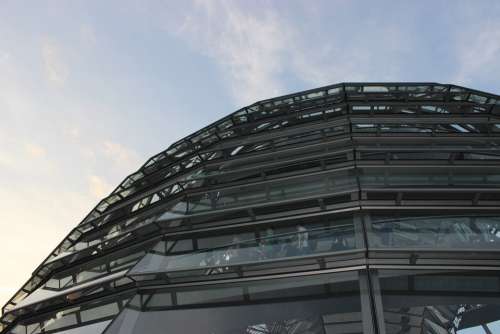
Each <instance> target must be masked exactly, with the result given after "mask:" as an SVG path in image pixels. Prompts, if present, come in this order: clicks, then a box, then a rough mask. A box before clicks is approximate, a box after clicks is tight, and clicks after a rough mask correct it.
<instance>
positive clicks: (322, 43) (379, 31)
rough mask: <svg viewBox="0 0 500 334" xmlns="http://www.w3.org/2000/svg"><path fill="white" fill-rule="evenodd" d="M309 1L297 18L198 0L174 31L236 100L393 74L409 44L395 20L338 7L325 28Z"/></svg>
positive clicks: (388, 77)
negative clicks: (351, 15) (356, 16)
mask: <svg viewBox="0 0 500 334" xmlns="http://www.w3.org/2000/svg"><path fill="white" fill-rule="evenodd" d="M309 7H310V6H308V5H305V6H304V8H302V7H300V8H299V11H300V12H301V13H302V16H303V20H300V21H297V20H294V19H293V18H292V17H291V16H290V15H289V14H290V12H287V9H286V8H283V7H281V8H279V9H276V8H275V7H273V6H271V5H269V3H267V2H262V3H259V6H251V5H248V4H247V3H245V2H223V1H217V0H215V1H198V2H195V4H194V8H191V10H189V11H187V14H186V15H185V16H184V17H183V19H182V20H181V23H180V24H179V28H177V29H176V30H175V34H177V35H178V36H179V37H181V38H182V39H183V40H186V41H188V43H189V44H190V45H192V47H193V48H194V49H196V50H197V51H199V52H200V53H202V54H205V55H207V56H209V57H211V58H212V59H213V60H214V61H215V62H216V63H217V65H218V66H219V68H220V69H221V71H222V73H223V75H224V78H225V80H226V81H227V84H228V86H229V87H230V89H231V91H232V95H233V96H234V98H235V100H236V102H237V103H238V105H245V104H248V103H252V102H255V101H257V100H262V99H265V98H268V97H274V96H277V95H280V94H284V93H287V89H289V87H290V82H291V81H292V80H298V81H299V82H300V83H301V84H304V86H308V87H311V86H313V87H314V86H321V85H327V84H332V83H337V82H343V81H364V80H368V81H370V80H372V81H373V80H375V81H377V80H378V81H384V80H386V81H390V80H393V81H397V79H398V78H399V76H400V74H401V69H402V68H404V66H405V65H406V64H405V62H406V61H407V58H408V56H409V54H410V53H411V51H412V48H411V47H410V45H409V42H407V40H408V38H407V36H405V33H407V32H405V31H404V29H402V28H401V27H398V23H397V22H394V23H393V22H390V21H389V22H386V21H381V20H375V19H369V18H367V19H365V20H363V22H361V23H359V22H358V23H353V22H350V21H345V19H344V17H343V16H345V15H344V14H345V13H344V12H343V11H349V10H352V11H354V10H355V9H353V8H350V7H349V6H340V7H339V8H336V9H338V10H333V9H332V10H333V11H332V15H333V16H334V19H335V20H336V21H338V22H339V25H340V24H341V25H342V28H339V29H328V28H326V29H325V27H324V21H322V20H331V19H332V18H331V17H329V16H323V17H322V18H321V19H319V18H318V15H319V16H320V17H321V10H320V9H318V8H315V7H314V5H313V6H312V7H313V8H309ZM336 7H338V6H336ZM295 9H297V8H295ZM323 10H324V9H323ZM315 21H321V22H320V23H316V22H315ZM305 22H307V23H305ZM351 25H352V29H351V27H350V26H351ZM173 29H174V28H173V27H170V28H169V30H173ZM323 29H324V30H325V32H323ZM326 31H327V33H326ZM346 31H347V32H348V33H347V34H346ZM325 33H326V34H325ZM373 50H377V52H373Z"/></svg>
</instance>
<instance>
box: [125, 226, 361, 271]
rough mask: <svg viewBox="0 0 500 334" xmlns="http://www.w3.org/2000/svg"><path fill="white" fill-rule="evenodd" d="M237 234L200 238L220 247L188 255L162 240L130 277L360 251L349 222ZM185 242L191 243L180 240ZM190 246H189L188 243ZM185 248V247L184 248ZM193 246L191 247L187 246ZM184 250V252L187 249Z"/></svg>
mask: <svg viewBox="0 0 500 334" xmlns="http://www.w3.org/2000/svg"><path fill="white" fill-rule="evenodd" d="M258 235H259V237H258V238H257V237H256V235H255V233H237V234H230V235H227V236H225V237H224V236H223V235H220V236H218V237H215V238H202V239H199V240H198V242H197V243H198V246H199V247H203V246H204V245H206V246H210V245H211V246H216V245H217V244H224V242H226V244H225V245H224V246H222V247H216V248H207V249H202V250H199V251H197V252H191V253H187V254H178V255H172V253H174V254H175V253H176V252H179V247H180V246H179V243H180V242H181V241H176V242H174V241H171V242H168V241H162V242H160V244H158V245H157V246H156V247H155V248H154V249H153V250H152V251H151V252H150V254H147V255H146V256H145V257H144V258H143V259H142V260H141V261H140V262H139V263H138V264H137V265H136V266H135V267H134V268H133V269H132V270H131V271H130V274H131V275H134V274H138V273H148V272H173V271H183V270H195V269H201V268H206V272H205V274H207V275H209V274H216V273H223V272H225V271H227V270H229V267H231V266H237V265H244V264H250V263H264V262H266V261H278V260H286V259H293V258H297V257H303V256H312V255H321V254H328V253H335V252H340V251H348V250H354V249H359V248H361V247H362V245H359V244H358V245H356V238H355V230H354V224H353V222H352V220H347V219H346V220H339V221H336V222H335V223H330V224H321V225H319V224H313V225H295V226H292V227H288V228H278V229H274V228H267V229H265V230H261V231H259V233H258ZM183 242H184V243H186V242H189V243H190V242H191V240H183ZM190 245H192V244H191V243H190ZM184 247H186V246H184ZM190 247H192V246H190ZM190 249H191V248H189V249H186V248H185V250H186V251H187V250H190Z"/></svg>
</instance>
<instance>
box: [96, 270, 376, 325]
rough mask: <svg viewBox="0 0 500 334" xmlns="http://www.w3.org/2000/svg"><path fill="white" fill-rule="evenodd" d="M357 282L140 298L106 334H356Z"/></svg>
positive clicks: (276, 284) (286, 283)
mask: <svg viewBox="0 0 500 334" xmlns="http://www.w3.org/2000/svg"><path fill="white" fill-rule="evenodd" d="M358 280H359V277H358V275H357V272H348V273H339V274H335V275H320V276H316V277H314V276H309V277H300V278H298V277H294V278H287V279H278V280H276V279H275V280H268V281H265V280H264V281H258V282H245V283H234V284H228V285H225V286H224V287H221V286H219V287H216V288H210V287H198V288H189V289H188V290H184V291H171V292H163V293H162V292H154V293H152V294H144V295H142V296H140V297H141V298H138V297H139V296H136V297H135V298H134V300H132V302H131V304H130V305H129V307H127V308H126V309H125V310H124V311H123V312H122V313H121V314H120V315H119V316H118V318H117V319H116V320H115V321H114V322H113V324H112V325H111V326H110V327H109V329H108V330H107V331H106V334H118V333H119V334H131V333H148V334H156V333H158V334H159V333H162V334H163V333H165V328H168V332H169V333H172V334H176V333H179V334H181V333H182V334H184V333H190V334H198V333H200V334H202V333H203V334H207V333H210V334H257V333H259V334H262V333H269V334H271V333H272V334H292V333H293V334H328V333H339V334H342V333H362V332H363V322H362V319H363V317H362V316H361V314H362V312H363V311H367V310H366V309H363V310H362V305H361V297H360V289H359V282H358ZM158 294H162V295H163V296H162V298H156V299H155V298H154V297H155V296H157V295H158ZM165 294H171V295H172V296H171V298H165ZM153 299H154V303H151V302H150V301H152V300H153ZM159 300H163V301H165V304H163V305H161V302H158V301H159ZM141 301H142V304H141ZM174 301H176V302H174ZM194 319H195V321H193V320H194ZM365 325H369V326H371V324H365Z"/></svg>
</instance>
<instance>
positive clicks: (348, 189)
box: [0, 83, 500, 334]
mask: <svg viewBox="0 0 500 334" xmlns="http://www.w3.org/2000/svg"><path fill="white" fill-rule="evenodd" d="M2 311H3V315H2V318H1V325H0V333H2V334H7V333H8V334H32V333H58V334H91V333H92V334H94V333H97V334H101V333H103V334H117V333H130V334H132V333H134V334H135V333H141V334H142V333H148V334H157V333H172V334H184V333H192V334H197V333H206V334H230V333H231V334H233V333H242V334H257V333H259V334H260V333H269V334H271V333H272V334H292V333H293V334H306V333H307V334H313V333H314V334H329V333H380V334H383V333H394V334H395V333H412V334H413V333H436V334H437V333H463V334H465V333H467V334H469V333H485V334H490V333H498V332H500V312H499V311H500V96H496V95H492V94H488V93H484V92H480V91H476V90H472V89H468V88H463V87H459V86H455V85H446V84H437V83H343V84H336V85H331V86H327V87H321V88H317V89H313V90H309V91H305V92H299V93H295V94H290V95H286V96H282V97H277V98H273V99H269V100H264V101H260V102H257V103H254V104H252V105H250V106H248V107H245V108H242V109H240V110H238V111H236V112H234V113H232V114H230V115H229V116H227V117H225V118H223V119H221V120H219V121H217V122H215V123H213V124H211V125H209V126H207V127H205V128H203V129H201V130H199V131H197V132H196V133H194V134H192V135H190V136H188V137H186V138H184V139H182V140H180V141H178V142H176V143H174V144H172V145H171V146H170V147H169V148H168V149H166V150H165V151H163V152H161V153H159V154H157V155H155V156H154V157H152V158H150V159H149V160H148V161H147V162H146V163H145V164H144V165H143V166H142V167H141V168H140V169H139V170H138V171H137V172H135V173H133V174H131V175H130V176H128V177H127V178H126V179H125V180H124V181H123V182H122V183H121V184H120V185H119V186H118V187H117V188H116V189H115V190H114V191H113V192H112V193H111V194H110V195H109V196H107V197H106V198H104V199H103V200H102V201H100V202H99V204H98V205H97V206H96V207H95V208H94V209H93V210H92V211H91V212H90V213H89V214H88V215H87V216H86V217H85V219H84V220H83V221H82V222H81V223H80V224H78V225H77V226H76V227H75V228H74V229H73V230H72V231H71V232H70V233H69V235H68V236H67V237H66V238H65V239H64V240H63V241H62V242H61V243H60V244H59V245H58V246H57V247H56V248H55V249H54V251H53V252H52V253H51V254H50V255H49V256H48V257H47V258H46V260H45V261H44V262H43V263H42V264H40V266H39V267H38V268H36V270H35V271H34V272H33V275H32V277H31V278H30V279H29V280H28V282H26V283H25V284H24V285H23V287H22V288H21V289H20V290H19V291H18V293H16V295H15V296H14V297H12V299H11V300H9V301H8V303H7V304H6V305H5V306H4V307H3V309H2Z"/></svg>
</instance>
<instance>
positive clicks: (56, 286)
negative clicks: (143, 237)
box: [16, 246, 147, 308]
mask: <svg viewBox="0 0 500 334" xmlns="http://www.w3.org/2000/svg"><path fill="white" fill-rule="evenodd" d="M142 247H144V246H142ZM142 247H141V248H142ZM146 247H147V246H146ZM134 250H137V247H135V249H130V250H128V251H127V252H118V253H115V254H111V255H110V256H106V257H103V258H101V259H99V260H97V261H92V262H90V263H87V264H85V265H82V266H78V267H76V268H74V269H73V270H67V271H64V272H61V273H57V274H55V275H54V276H53V277H51V278H50V279H49V280H48V281H47V282H46V283H45V284H43V285H42V286H41V287H39V288H38V289H36V290H35V291H34V292H33V293H31V294H30V295H29V296H27V297H26V298H25V299H24V300H22V301H20V302H19V303H18V304H17V305H16V308H21V307H25V306H27V305H30V304H34V303H38V302H41V301H44V300H46V299H49V298H53V297H56V296H61V295H64V294H66V293H69V292H71V291H74V290H80V289H82V288H87V287H88V286H91V285H98V284H102V283H103V282H105V281H111V280H115V279H117V278H119V277H122V276H124V275H125V273H126V271H127V270H128V269H129V268H130V267H132V266H133V265H135V264H136V263H137V262H138V261H139V259H141V258H142V257H143V256H144V255H145V254H146V251H145V250H141V251H138V252H134ZM130 253H132V254H130Z"/></svg>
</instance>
